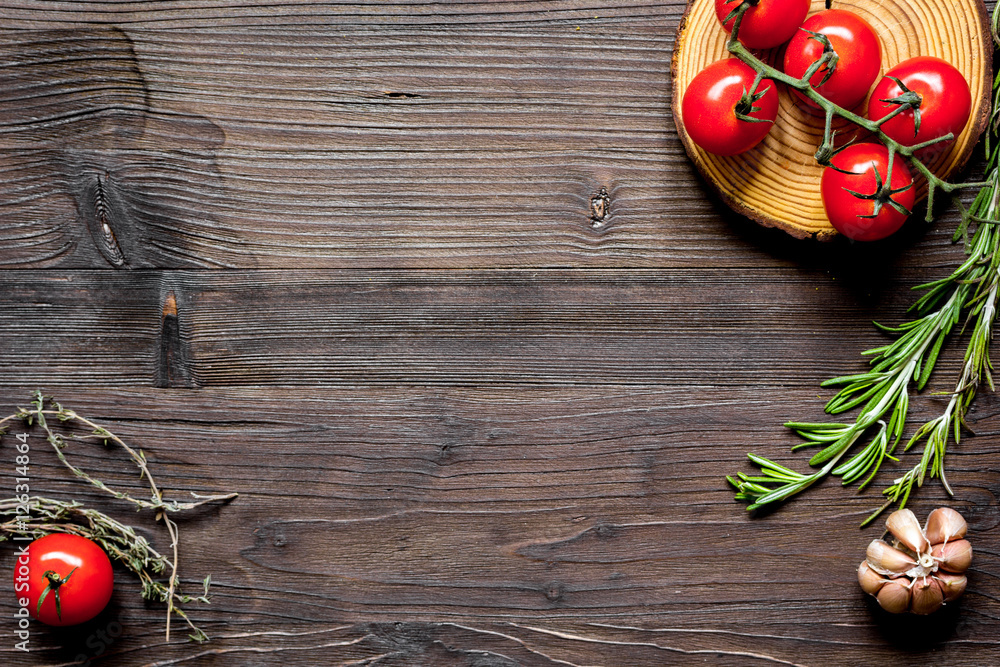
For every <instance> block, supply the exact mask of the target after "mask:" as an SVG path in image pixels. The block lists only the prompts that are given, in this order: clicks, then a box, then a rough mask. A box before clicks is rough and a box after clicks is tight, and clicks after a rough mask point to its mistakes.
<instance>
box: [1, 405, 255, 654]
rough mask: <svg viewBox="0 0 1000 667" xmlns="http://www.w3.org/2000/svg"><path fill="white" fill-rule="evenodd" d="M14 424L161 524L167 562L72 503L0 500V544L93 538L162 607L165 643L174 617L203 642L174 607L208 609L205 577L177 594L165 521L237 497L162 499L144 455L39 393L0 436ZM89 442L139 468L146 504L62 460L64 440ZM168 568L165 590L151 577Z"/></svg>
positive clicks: (173, 531) (119, 527)
mask: <svg viewBox="0 0 1000 667" xmlns="http://www.w3.org/2000/svg"><path fill="white" fill-rule="evenodd" d="M47 405H48V407H47ZM49 418H51V419H54V420H56V421H58V422H59V423H62V424H70V425H73V424H75V425H77V426H83V427H86V428H88V429H90V431H91V432H90V433H89V434H88V435H63V434H62V433H57V432H56V431H54V430H53V429H52V427H51V426H50V424H49V421H48V420H49ZM17 420H20V421H23V422H25V423H26V424H28V425H32V424H37V425H38V426H39V427H40V428H41V429H42V430H43V431H44V432H45V438H46V440H47V441H48V442H49V444H51V445H52V448H53V450H54V451H55V453H56V456H57V457H58V458H59V461H60V462H62V464H63V465H64V466H65V467H66V468H67V469H69V470H70V471H71V472H72V473H73V474H74V475H75V476H76V477H78V478H80V479H82V480H84V481H86V482H88V483H89V484H90V485H91V486H93V487H95V488H97V489H99V490H101V491H103V492H105V493H107V494H109V495H111V496H113V497H114V498H116V499H117V500H123V501H125V502H128V503H131V504H132V505H135V506H136V507H137V508H138V509H148V510H153V511H154V512H155V519H156V521H162V522H163V524H164V525H165V526H166V528H167V533H168V535H169V537H170V549H171V558H167V557H165V556H163V555H161V554H160V553H158V552H156V551H155V550H154V549H153V548H152V547H151V546H150V545H149V543H148V541H147V540H146V539H145V538H144V537H142V536H141V535H137V534H136V533H135V531H134V530H133V529H132V528H131V527H129V526H126V525H124V524H122V523H120V522H118V521H115V520H114V519H112V518H111V517H109V516H107V515H106V514H103V513H101V512H98V511H97V510H93V509H87V508H84V507H83V506H82V505H80V504H79V503H76V502H64V501H60V500H54V499H50V498H42V497H37V496H34V497H31V498H29V499H28V501H27V503H25V502H23V501H22V499H18V498H8V499H2V500H0V519H5V520H4V521H3V523H0V541H3V540H8V539H11V538H12V537H14V536H17V535H20V536H25V537H31V538H37V537H41V536H43V535H45V534H48V533H51V532H68V533H74V534H77V535H82V536H83V537H87V538H89V539H93V540H94V541H95V542H97V543H98V544H100V545H101V546H102V547H103V548H104V549H105V550H106V551H107V552H108V554H109V555H110V556H111V557H112V558H114V559H115V560H118V561H119V562H121V563H123V564H124V565H125V567H127V568H128V569H129V570H130V571H132V572H133V573H134V574H136V575H137V576H138V577H139V580H140V581H141V582H142V586H143V592H142V594H143V597H144V598H146V599H152V600H160V601H163V602H166V603H167V620H166V639H167V640H168V641H169V640H170V629H171V619H172V617H173V615H174V614H177V615H178V616H180V617H181V618H183V619H184V620H185V621H186V622H187V624H188V626H189V628H190V629H191V631H192V634H191V635H190V637H191V638H192V639H194V640H195V641H204V640H206V639H208V637H207V635H205V633H204V632H203V631H202V630H201V629H199V628H198V627H197V626H195V625H194V623H193V622H192V621H191V619H190V618H188V616H187V614H186V613H185V612H184V611H183V610H182V609H181V607H180V606H179V605H180V604H183V603H185V602H190V601H191V600H192V599H195V600H199V601H201V602H204V603H206V604H207V603H208V588H209V584H210V582H211V578H210V577H206V579H205V580H204V582H203V583H204V588H205V593H204V594H203V595H201V596H199V597H197V598H192V597H191V596H188V595H182V594H180V593H179V592H178V586H177V576H178V563H179V553H178V543H179V531H178V527H177V523H176V522H175V521H174V520H173V519H172V518H171V517H170V514H172V513H174V512H181V511H185V510H190V509H194V508H196V507H199V506H201V505H205V504H207V503H213V502H225V501H228V500H232V499H233V498H236V497H237V495H238V494H236V493H227V494H217V495H207V496H202V495H197V494H193V493H192V496H194V497H195V498H196V500H193V501H187V502H180V501H177V500H169V499H164V497H163V492H162V491H161V489H160V487H159V486H158V485H157V483H156V480H155V479H154V478H153V475H152V473H151V472H150V470H149V466H148V463H147V461H146V455H145V453H144V452H143V451H142V450H141V449H139V450H136V449H133V448H132V447H130V446H129V445H128V444H127V443H126V442H125V441H123V440H122V439H121V438H120V437H118V436H117V435H115V434H114V433H112V432H110V431H109V430H107V429H106V428H104V427H103V426H100V425H98V424H97V423H95V422H93V421H91V420H90V419H87V418H85V417H82V416H80V415H79V414H77V413H76V412H74V411H72V410H68V409H66V408H64V407H63V406H61V405H60V404H59V403H57V402H55V401H54V400H52V399H51V398H50V397H45V396H43V395H42V393H41V392H37V391H36V392H35V393H34V394H33V401H32V408H31V409H26V408H19V409H18V411H17V412H16V413H14V414H12V415H9V416H7V417H4V418H2V419H0V435H2V434H3V433H5V432H6V429H7V425H8V424H10V423H12V422H15V421H17ZM93 440H100V441H103V443H104V445H105V446H107V445H108V444H109V443H114V444H116V445H118V446H119V447H121V448H122V449H124V450H125V451H126V452H127V454H128V456H129V458H130V459H131V460H132V462H133V463H134V464H135V465H136V467H138V469H139V472H140V474H139V477H140V479H145V480H146V482H147V484H148V485H149V490H150V494H151V495H150V499H149V500H146V499H142V498H136V497H134V496H133V495H131V494H128V493H125V492H123V491H119V490H116V489H113V488H111V487H109V486H108V485H107V484H105V483H104V482H102V481H100V480H99V479H97V478H95V477H93V476H92V475H90V474H89V473H87V472H86V471H84V470H82V469H81V468H79V467H77V466H75V465H73V464H72V463H71V462H70V461H69V460H68V459H67V457H66V454H65V451H64V450H65V449H66V446H67V444H68V442H69V441H80V442H85V441H93ZM25 507H26V508H27V509H28V510H29V512H28V514H27V515H25V514H24V513H23V509H22V508H25ZM167 569H169V571H170V575H169V578H168V580H167V584H166V585H164V584H162V583H160V582H158V581H156V580H155V579H154V578H153V577H154V575H157V574H161V573H163V572H164V571H166V570H167Z"/></svg>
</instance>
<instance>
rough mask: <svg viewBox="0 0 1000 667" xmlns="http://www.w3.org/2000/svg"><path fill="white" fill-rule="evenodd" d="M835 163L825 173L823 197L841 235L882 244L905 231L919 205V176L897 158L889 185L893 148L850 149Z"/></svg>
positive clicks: (868, 146)
mask: <svg viewBox="0 0 1000 667" xmlns="http://www.w3.org/2000/svg"><path fill="white" fill-rule="evenodd" d="M830 162H831V164H832V165H833V167H827V168H826V169H824V170H823V176H822V178H821V179H820V192H821V193H822V195H823V208H824V209H826V217H827V218H829V219H830V224H832V225H833V226H834V228H835V229H836V230H837V231H838V232H840V233H841V234H843V235H844V236H846V237H847V238H849V239H853V240H855V241H877V240H879V239H883V238H885V237H886V236H889V235H890V234H892V233H893V232H895V231H896V230H898V229H899V228H900V227H902V226H903V223H904V222H906V218H907V217H908V216H909V211H910V209H912V208H913V201H914V192H913V177H912V176H910V170H909V169H908V168H907V166H906V163H905V161H904V158H902V157H900V156H899V155H896V156H894V158H893V161H892V179H891V182H888V183H887V182H886V174H887V173H888V171H889V169H888V167H889V149H888V148H886V147H885V146H883V145H882V144H871V143H865V144H854V145H851V146H848V147H847V148H845V149H844V150H842V151H840V152H839V153H837V154H836V155H834V156H833V159H832V160H831V161H830ZM838 169H839V170H841V171H838ZM843 172H848V173H843ZM853 193H857V194H853ZM857 195H861V196H857ZM897 206H898V207H899V208H902V209H905V211H906V212H903V211H901V210H899V208H897Z"/></svg>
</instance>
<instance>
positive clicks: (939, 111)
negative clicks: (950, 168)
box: [868, 56, 972, 157]
mask: <svg viewBox="0 0 1000 667" xmlns="http://www.w3.org/2000/svg"><path fill="white" fill-rule="evenodd" d="M890 77H894V78H896V79H899V81H900V82H902V84H903V85H904V86H906V89H907V90H910V91H912V92H914V93H916V94H917V97H919V101H918V102H916V105H917V109H916V110H914V109H913V108H912V107H911V108H907V109H906V110H905V111H902V112H900V113H899V115H897V116H895V117H894V118H890V119H889V120H887V121H886V122H885V123H883V124H882V131H883V132H885V133H886V135H887V136H888V137H889V138H891V139H894V140H895V141H898V142H899V143H901V144H903V145H904V146H913V145H914V144H920V143H923V142H925V141H930V140H931V139H936V138H937V137H942V136H944V135H946V134H948V133H949V132H950V133H952V134H954V135H955V136H956V137H957V136H958V135H959V133H960V132H961V131H962V129H963V128H964V127H965V124H966V123H967V122H968V120H969V113H970V111H971V109H972V93H970V92H969V84H968V83H967V82H966V80H965V77H963V76H962V73H961V72H959V71H958V70H957V69H955V68H954V67H952V66H951V65H950V64H949V63H947V62H945V61H944V60H941V59H940V58H932V57H930V56H918V57H916V58H910V59H909V60H904V61H903V62H901V63H899V64H898V65H896V66H895V67H893V68H892V69H890V70H889V71H888V72H886V74H885V76H883V77H882V79H881V80H880V81H879V82H878V84H877V85H876V86H875V90H874V92H872V96H871V99H870V100H869V101H868V117H869V118H870V119H872V120H879V119H880V118H883V117H885V116H888V115H889V114H890V113H892V111H894V110H895V109H897V108H898V107H900V106H901V105H900V104H895V103H893V102H886V101H885V100H891V99H897V98H899V97H900V96H902V95H903V94H904V92H906V91H904V90H903V88H902V87H901V86H900V85H899V83H897V82H896V81H893V79H892V78H890ZM918 116H919V118H920V128H919V129H918V128H917V126H916V119H917V117H918ZM950 144H951V142H950V141H942V142H938V143H936V144H931V145H930V146H928V147H927V148H924V149H922V150H920V151H918V152H919V154H920V157H933V156H934V155H937V154H938V153H940V152H942V151H943V150H945V149H946V148H948V146H949V145H950Z"/></svg>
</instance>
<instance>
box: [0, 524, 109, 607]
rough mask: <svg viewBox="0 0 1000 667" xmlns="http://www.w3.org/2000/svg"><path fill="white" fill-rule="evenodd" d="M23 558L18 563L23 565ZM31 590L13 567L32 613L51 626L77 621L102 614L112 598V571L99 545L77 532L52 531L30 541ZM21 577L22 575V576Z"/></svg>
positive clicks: (15, 580)
mask: <svg viewBox="0 0 1000 667" xmlns="http://www.w3.org/2000/svg"><path fill="white" fill-rule="evenodd" d="M21 560H23V558H22V559H20V560H19V561H18V565H22V564H23V563H22V562H21ZM27 567H28V582H27V584H28V586H27V591H26V592H27V595H25V594H24V592H22V591H23V583H21V584H20V586H19V578H18V566H15V569H14V590H15V591H16V592H17V593H16V594H17V596H18V597H19V598H21V597H26V598H27V600H28V605H27V607H28V612H29V613H30V614H31V615H32V616H34V617H35V618H37V619H38V620H39V621H41V622H42V623H45V624H47V625H59V626H61V625H77V624H79V623H84V622H86V621H89V620H90V619H92V618H94V617H95V616H97V615H98V614H99V613H101V610H102V609H104V607H105V606H107V604H108V601H109V600H110V599H111V590H112V588H113V587H114V572H113V570H112V568H111V561H110V560H109V559H108V555H107V554H106V553H104V550H103V549H101V547H99V546H98V545H97V544H95V543H94V542H92V541H90V540H88V539H87V538H85V537H80V536H79V535H71V534H69V533H53V534H51V535H46V536H45V537H41V538H39V539H37V540H35V541H34V542H32V543H31V544H29V545H28V553H27ZM21 581H23V577H22V578H21Z"/></svg>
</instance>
